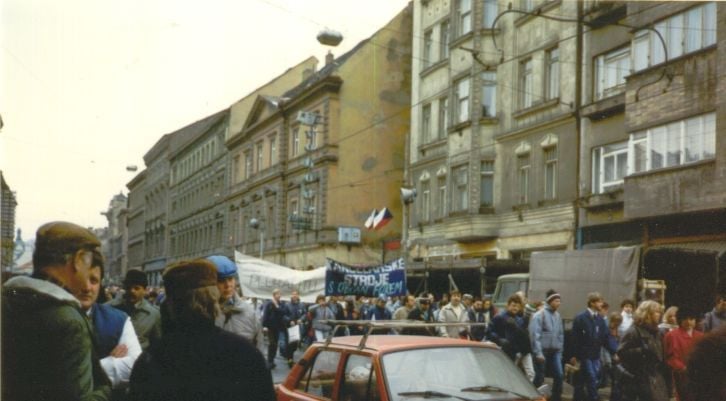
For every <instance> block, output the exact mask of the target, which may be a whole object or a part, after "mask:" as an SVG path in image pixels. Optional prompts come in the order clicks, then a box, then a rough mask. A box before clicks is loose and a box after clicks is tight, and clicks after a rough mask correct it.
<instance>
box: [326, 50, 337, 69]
mask: <svg viewBox="0 0 726 401" xmlns="http://www.w3.org/2000/svg"><path fill="white" fill-rule="evenodd" d="M333 60H335V56H333V53H332V52H331V51H330V50H328V54H326V55H325V65H329V64H330V63H332V62H333Z"/></svg>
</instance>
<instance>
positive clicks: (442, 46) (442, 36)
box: [439, 21, 449, 60]
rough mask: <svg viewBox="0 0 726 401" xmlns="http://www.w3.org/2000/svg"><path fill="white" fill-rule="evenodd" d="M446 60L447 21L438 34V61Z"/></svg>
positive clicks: (447, 49)
mask: <svg viewBox="0 0 726 401" xmlns="http://www.w3.org/2000/svg"><path fill="white" fill-rule="evenodd" d="M447 58H449V21H444V22H442V23H441V31H440V32H439V59H441V60H446V59H447Z"/></svg>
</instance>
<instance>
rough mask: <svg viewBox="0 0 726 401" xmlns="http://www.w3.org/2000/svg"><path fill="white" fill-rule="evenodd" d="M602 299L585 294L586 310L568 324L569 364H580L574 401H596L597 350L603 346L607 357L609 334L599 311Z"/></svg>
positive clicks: (594, 294)
mask: <svg viewBox="0 0 726 401" xmlns="http://www.w3.org/2000/svg"><path fill="white" fill-rule="evenodd" d="M602 304H603V298H602V296H601V295H600V294H599V293H597V292H591V293H590V294H588V295H587V309H585V310H584V311H582V312H581V313H579V314H578V315H577V316H575V320H574V321H573V322H572V341H573V347H572V349H573V352H574V354H575V356H573V357H572V359H571V360H570V363H571V364H572V365H576V363H577V362H579V363H580V371H579V378H578V380H577V381H576V383H575V394H574V398H573V400H574V401H597V400H598V394H597V388H598V380H599V377H600V349H601V348H602V347H606V348H607V349H608V351H609V352H610V353H611V354H614V353H615V351H616V350H614V349H610V348H611V345H610V342H609V341H608V336H609V335H610V333H609V331H608V326H607V324H606V323H605V319H603V317H602V315H600V309H601V308H602Z"/></svg>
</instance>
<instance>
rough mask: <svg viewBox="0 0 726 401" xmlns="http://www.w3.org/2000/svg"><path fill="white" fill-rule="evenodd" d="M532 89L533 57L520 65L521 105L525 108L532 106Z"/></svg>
mask: <svg viewBox="0 0 726 401" xmlns="http://www.w3.org/2000/svg"><path fill="white" fill-rule="evenodd" d="M532 89H533V76H532V59H527V60H525V61H523V62H522V63H521V64H520V66H519V90H520V97H521V99H522V101H521V105H522V108H524V109H526V108H528V107H532V101H533V99H532Z"/></svg>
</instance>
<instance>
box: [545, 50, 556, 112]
mask: <svg viewBox="0 0 726 401" xmlns="http://www.w3.org/2000/svg"><path fill="white" fill-rule="evenodd" d="M545 59H546V61H547V67H546V74H547V77H546V80H545V82H546V83H545V85H546V87H545V94H546V98H547V99H548V100H549V99H557V98H558V97H560V49H559V48H558V47H555V48H553V49H550V50H548V51H547V52H546V53H545Z"/></svg>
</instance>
